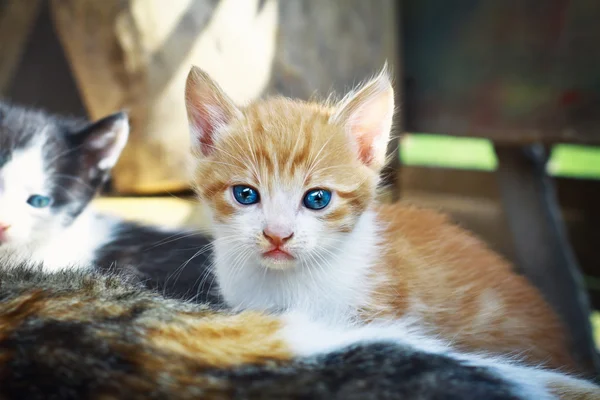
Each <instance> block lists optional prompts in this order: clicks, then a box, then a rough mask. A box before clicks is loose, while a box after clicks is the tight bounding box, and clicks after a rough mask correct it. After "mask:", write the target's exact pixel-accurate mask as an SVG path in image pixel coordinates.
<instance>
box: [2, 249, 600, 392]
mask: <svg viewBox="0 0 600 400" xmlns="http://www.w3.org/2000/svg"><path fill="white" fill-rule="evenodd" d="M561 393H562V395H560V394H561ZM597 393H598V392H597V388H596V387H595V386H593V385H591V384H589V383H587V382H585V381H581V380H577V379H573V378H570V377H568V376H566V375H560V374H557V373H552V372H545V371H542V370H535V369H531V368H526V367H519V366H516V365H512V364H510V363H507V362H504V361H501V360H493V359H485V358H482V357H477V356H467V355H460V354H457V353H454V352H452V351H451V350H450V349H449V348H447V347H446V346H445V345H444V344H443V343H440V342H438V341H435V340H431V339H428V338H426V337H423V336H421V335H420V334H418V333H417V332H415V331H413V330H412V328H411V327H410V325H409V324H406V323H397V324H396V325H391V326H383V325H369V326H364V327H358V328H348V329H346V330H340V331H338V330H335V329H334V328H327V327H325V326H321V325H317V324H315V323H313V322H310V321H309V320H308V319H306V318H304V317H302V316H301V315H298V314H288V315H284V316H269V315H264V314H260V313H256V312H242V313H239V314H227V313H222V312H215V311H211V309H210V308H209V307H207V306H203V305H198V304H191V303H185V302H181V301H175V300H168V299H165V298H162V297H160V296H159V295H157V294H155V293H154V292H149V291H146V290H145V289H143V288H141V287H140V286H138V285H135V284H132V283H127V282H126V281H125V280H124V279H123V278H122V277H119V276H116V275H107V274H99V273H90V272H85V271H82V270H77V269H70V268H65V269H62V270H60V271H57V272H42V271H41V268H36V267H30V266H27V265H14V264H12V263H10V262H7V261H0V400H9V399H15V400H16V399H19V400H20V399H28V400H36V399H98V400H99V399H104V400H106V399H117V398H119V399H198V398H202V399H234V398H235V399H267V398H269V399H300V398H307V399H308V398H309V399H421V400H426V399H431V400H433V399H457V400H458V399H461V400H469V399H473V400H475V399H477V400H479V399H490V400H492V399H498V400H499V399H536V400H546V399H556V398H564V399H574V398H576V397H574V396H576V395H581V396H582V397H579V398H581V399H594V398H598V397H597ZM559 395H560V396H559Z"/></svg>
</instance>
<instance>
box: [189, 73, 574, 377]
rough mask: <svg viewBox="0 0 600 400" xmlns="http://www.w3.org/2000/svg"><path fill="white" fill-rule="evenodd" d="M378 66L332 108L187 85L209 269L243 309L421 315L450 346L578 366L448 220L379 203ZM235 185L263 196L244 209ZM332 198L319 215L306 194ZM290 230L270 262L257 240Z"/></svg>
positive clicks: (541, 304) (549, 326)
mask: <svg viewBox="0 0 600 400" xmlns="http://www.w3.org/2000/svg"><path fill="white" fill-rule="evenodd" d="M393 97H394V95H393V89H392V86H391V83H390V81H389V78H388V76H387V74H386V73H385V71H384V72H383V73H382V74H380V75H379V76H377V77H375V78H374V79H373V80H371V81H370V82H368V83H367V84H365V85H363V86H362V87H361V88H360V89H359V90H358V91H356V92H353V93H351V94H350V95H348V96H347V97H346V98H345V99H343V100H342V101H341V102H339V103H337V104H318V103H307V102H302V101H298V100H291V99H286V98H280V97H274V98H268V99H266V100H261V101H256V102H254V103H252V104H249V105H248V106H246V107H243V108H241V107H236V106H235V105H234V104H233V103H232V102H231V101H230V100H229V99H228V98H227V96H226V95H225V93H223V92H222V90H221V89H220V88H219V86H218V85H217V84H216V83H215V82H213V81H212V79H211V78H210V77H209V76H208V75H207V74H206V73H204V72H203V71H201V70H199V69H197V68H194V69H192V72H191V73H190V75H189V78H188V82H187V87H186V102H187V107H188V115H189V119H190V128H191V133H192V143H193V149H194V152H195V154H196V156H197V159H198V162H197V167H196V170H195V180H194V182H195V185H196V188H197V192H198V195H199V197H200V199H201V200H202V201H204V202H206V203H207V204H208V206H209V208H210V210H211V211H212V214H213V219H214V225H215V235H216V240H215V254H216V256H215V257H216V258H215V268H216V273H217V277H218V280H219V285H220V287H221V290H222V291H223V293H224V296H225V299H226V300H227V301H228V302H229V303H230V304H231V305H232V306H235V307H238V308H258V309H289V308H302V309H304V310H305V311H309V312H312V313H313V315H315V316H317V317H326V318H330V319H336V320H337V319H341V320H344V319H350V320H351V319H353V318H356V317H360V318H363V319H365V320H370V319H375V318H381V317H383V318H397V317H399V316H403V315H408V316H411V317H414V318H416V319H417V320H419V321H420V323H422V324H423V326H425V327H427V328H429V329H430V330H431V331H432V332H433V333H435V334H438V335H440V336H441V337H443V338H445V339H446V340H449V341H451V342H452V343H454V344H455V345H456V346H457V347H458V348H459V349H463V350H476V351H488V352H492V353H499V354H510V355H515V356H518V357H523V358H524V359H525V360H526V361H527V362H529V363H531V364H540V363H542V364H545V365H548V366H551V367H554V368H574V367H575V363H574V362H573V360H572V359H571V356H570V354H569V346H568V341H567V338H566V336H565V332H564V330H563V327H562V325H561V322H560V321H559V319H558V318H557V316H556V315H555V314H554V313H553V311H552V310H551V309H550V307H549V306H548V304H547V303H546V302H545V301H544V299H543V298H542V296H541V294H540V293H539V292H538V291H537V290H536V289H535V288H534V287H533V286H532V285H531V284H530V283H528V282H527V281H526V280H525V279H524V278H523V277H521V276H519V275H517V274H516V273H515V272H514V271H513V268H512V266H511V265H510V264H509V263H508V262H507V261H506V260H504V259H503V258H502V257H500V256H499V255H497V254H496V253H494V252H493V251H492V250H490V249H489V248H488V247H487V246H486V245H485V244H484V243H483V242H482V241H481V240H479V239H478V238H476V237H475V236H474V235H472V234H470V233H469V232H467V231H465V230H463V229H461V228H459V227H457V226H455V225H453V224H452V223H451V222H450V221H449V220H448V219H447V218H446V217H445V216H443V215H440V214H438V213H436V212H433V211H429V210H423V209H419V208H417V207H413V206H410V205H405V204H402V203H399V204H394V205H380V204H377V203H376V200H375V197H376V188H377V185H378V183H379V173H380V169H381V167H382V166H383V165H384V161H385V149H386V145H387V142H388V140H389V135H390V129H391V121H392V114H393V108H394V100H393ZM235 185H247V186H248V187H251V188H253V189H255V190H256V191H257V192H259V193H260V201H259V202H258V203H257V204H252V205H242V204H240V203H239V202H236V199H235V198H234V195H233V194H232V187H233V186H235ZM313 188H322V189H326V190H329V191H330V192H331V193H332V198H331V203H330V204H329V205H328V206H327V207H325V208H324V209H322V210H317V211H315V210H309V209H307V208H306V207H304V206H303V196H304V195H305V193H307V191H308V190H310V189H313ZM267 230H268V231H269V232H271V231H277V230H279V231H281V232H285V234H286V235H287V234H289V233H290V232H291V233H292V234H293V236H291V239H289V240H288V241H286V242H285V243H284V244H282V245H281V249H283V250H284V251H285V252H287V253H289V254H290V255H291V257H292V258H291V259H289V258H286V259H284V260H281V259H278V260H271V259H267V256H266V255H265V254H266V253H265V252H266V251H268V250H269V248H270V247H269V246H271V244H270V242H269V239H268V238H267V237H266V236H265V234H264V232H267Z"/></svg>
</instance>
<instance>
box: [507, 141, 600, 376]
mask: <svg viewBox="0 0 600 400" xmlns="http://www.w3.org/2000/svg"><path fill="white" fill-rule="evenodd" d="M496 154H497V156H498V161H499V166H498V182H499V184H500V189H501V194H502V196H501V197H502V200H503V203H504V208H505V212H506V216H507V218H508V222H509V226H510V228H511V231H512V236H513V240H514V243H515V250H516V258H517V264H518V266H519V267H520V269H521V271H522V272H523V273H524V275H525V276H527V278H529V280H530V281H531V282H532V283H533V284H534V285H536V286H537V287H538V288H539V289H540V290H541V292H542V293H543V295H544V296H545V297H546V299H547V300H548V302H549V303H550V304H551V305H552V307H553V308H554V309H555V310H556V311H557V313H558V314H559V315H560V316H561V317H562V319H563V321H564V323H565V324H566V326H567V327H568V329H569V331H570V332H569V333H570V336H571V340H572V350H573V354H574V356H575V357H576V359H577V360H578V361H579V363H580V364H581V365H582V366H583V367H585V368H586V369H588V370H589V371H590V372H594V373H595V374H597V373H598V371H600V360H599V359H598V353H597V351H596V347H595V345H594V339H593V334H592V329H591V325H590V320H589V317H590V306H589V300H588V296H587V291H586V290H585V288H584V284H583V277H582V275H581V271H580V269H579V265H578V263H577V260H576V258H575V255H574V252H573V250H572V248H571V244H570V242H569V240H568V238H567V235H566V231H565V228H564V224H563V221H562V216H561V212H560V209H559V206H558V201H557V199H556V191H555V188H554V184H553V182H552V179H551V178H550V177H549V176H548V175H547V174H546V162H547V154H546V151H545V149H544V148H543V146H541V145H534V146H529V147H525V148H514V147H496Z"/></svg>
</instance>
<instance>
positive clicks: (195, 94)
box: [185, 67, 241, 156]
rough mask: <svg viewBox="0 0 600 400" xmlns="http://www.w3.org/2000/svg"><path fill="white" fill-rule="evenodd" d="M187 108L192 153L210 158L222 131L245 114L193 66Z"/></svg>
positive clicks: (206, 75)
mask: <svg viewBox="0 0 600 400" xmlns="http://www.w3.org/2000/svg"><path fill="white" fill-rule="evenodd" d="M185 106H186V108H187V115H188V121H189V124H190V138H191V144H192V150H193V151H194V152H195V153H197V154H202V155H204V156H207V155H209V154H210V153H211V152H212V151H213V150H214V143H215V140H216V138H217V135H218V134H219V131H220V130H221V129H222V128H223V127H225V126H227V125H228V124H229V123H230V122H231V121H232V120H233V119H235V118H239V117H241V111H240V110H239V109H238V108H237V107H236V106H235V104H234V103H233V101H232V100H231V99H230V98H229V97H228V96H227V95H226V94H225V92H224V91H223V90H222V89H221V87H220V86H219V85H218V84H217V82H215V81H214V80H213V79H212V78H211V77H210V76H209V75H208V74H207V73H206V72H204V71H203V70H201V69H200V68H198V67H192V69H191V71H190V73H189V75H188V77H187V82H186V85H185Z"/></svg>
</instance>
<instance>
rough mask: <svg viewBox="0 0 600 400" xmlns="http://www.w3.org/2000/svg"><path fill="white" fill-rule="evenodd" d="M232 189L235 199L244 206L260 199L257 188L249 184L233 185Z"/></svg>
mask: <svg viewBox="0 0 600 400" xmlns="http://www.w3.org/2000/svg"><path fill="white" fill-rule="evenodd" d="M232 190H233V197H234V198H235V200H236V201H237V202H238V203H240V204H242V205H244V206H249V205H252V204H256V203H258V202H259V201H260V194H259V193H258V190H256V189H254V188H253V187H251V186H247V185H235V186H234V187H233V188H232Z"/></svg>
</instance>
